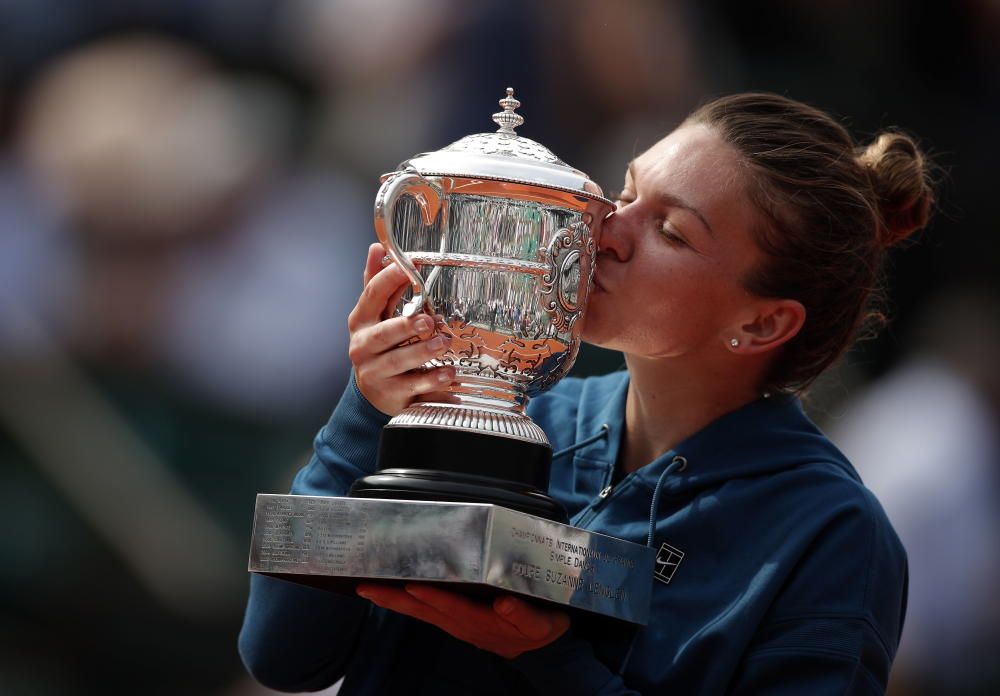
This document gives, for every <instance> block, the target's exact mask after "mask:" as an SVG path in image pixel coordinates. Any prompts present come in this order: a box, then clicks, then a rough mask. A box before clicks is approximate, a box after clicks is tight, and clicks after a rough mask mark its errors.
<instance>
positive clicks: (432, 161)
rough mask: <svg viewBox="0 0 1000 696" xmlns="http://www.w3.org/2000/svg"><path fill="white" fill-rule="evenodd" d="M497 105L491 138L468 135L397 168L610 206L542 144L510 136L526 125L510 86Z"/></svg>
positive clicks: (586, 179) (589, 182) (594, 187)
mask: <svg viewBox="0 0 1000 696" xmlns="http://www.w3.org/2000/svg"><path fill="white" fill-rule="evenodd" d="M500 106H501V107H502V108H503V111H499V112H497V113H495V114H493V122H494V123H496V124H497V125H498V126H500V128H499V129H498V130H497V131H496V132H495V133H477V134H475V135H467V136H465V137H464V138H462V139H461V140H457V141H455V142H453V143H452V144H451V145H449V146H448V147H445V148H443V149H441V150H437V151H435V152H424V153H422V154H419V155H416V156H415V157H411V158H410V159H408V160H406V161H405V162H403V163H401V164H400V165H399V169H400V170H403V169H415V170H417V171H418V172H419V173H420V174H422V175H424V176H454V177H462V178H469V179H488V180H492V181H503V182H510V183H515V184H527V185H531V186H540V187H543V188H549V189H556V190H559V191H566V192H569V193H573V194H576V195H578V196H582V197H585V198H589V199H592V200H596V201H600V202H602V203H605V204H607V205H609V206H612V207H613V206H614V204H613V203H612V202H611V201H610V200H608V199H607V198H605V197H604V192H603V191H602V190H601V187H600V186H598V185H597V184H596V183H594V182H593V181H592V180H591V179H590V177H588V176H587V175H586V174H584V173H583V172H581V171H580V170H578V169H574V168H573V167H571V166H569V165H568V164H566V163H565V162H563V161H562V160H561V159H559V158H558V157H556V156H555V154H553V152H552V151H551V150H549V149H548V148H547V147H545V146H544V145H541V144H540V143H537V142H535V141H534V140H530V139H528V138H525V137H524V136H521V135H518V134H517V133H516V132H515V131H514V129H515V128H517V127H518V126H520V125H521V124H523V123H524V117H523V116H521V115H520V114H518V113H515V109H517V108H518V107H519V106H521V102H519V101H518V100H517V99H515V98H514V89H513V88H512V87H508V88H507V96H506V97H504V98H503V99H501V100H500Z"/></svg>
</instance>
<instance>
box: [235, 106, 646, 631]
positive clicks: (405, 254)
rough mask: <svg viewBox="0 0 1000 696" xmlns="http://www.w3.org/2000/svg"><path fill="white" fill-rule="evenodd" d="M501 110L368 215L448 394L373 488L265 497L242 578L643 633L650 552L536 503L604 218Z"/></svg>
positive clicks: (388, 430)
mask: <svg viewBox="0 0 1000 696" xmlns="http://www.w3.org/2000/svg"><path fill="white" fill-rule="evenodd" d="M500 106H501V107H502V109H503V110H502V111H500V112H498V113H495V114H493V121H494V122H495V123H496V124H497V125H498V126H499V130H497V131H496V132H494V133H480V134H476V135H470V136H467V137H465V138H462V139H461V140H458V141H457V142H455V143H452V144H451V145H449V146H448V147H446V148H444V149H442V150H438V151H436V152H430V153H424V154H421V155H417V156H416V157H413V158H411V159H409V160H407V161H405V162H403V163H402V164H401V165H400V166H399V168H398V169H397V171H395V172H392V173H390V174H386V175H385V176H384V177H382V186H381V188H380V189H379V192H378V194H377V196H376V201H375V230H376V233H377V235H378V238H379V241H381V243H382V244H383V245H384V246H385V248H386V250H387V252H388V255H389V256H390V257H391V259H392V260H393V261H395V263H397V264H399V266H400V267H401V268H402V269H403V271H404V272H405V273H406V275H407V277H408V278H409V280H410V282H411V288H410V289H409V291H408V292H407V293H406V294H405V295H404V296H403V298H402V300H401V301H400V305H399V307H398V308H397V313H399V314H403V315H407V316H408V315H412V314H414V313H416V312H427V313H429V314H431V315H442V316H443V317H444V325H443V326H441V327H439V328H440V330H441V331H442V332H443V333H444V334H445V335H446V337H448V338H449V339H450V344H449V345H448V346H447V351H446V352H445V354H444V355H443V356H442V357H441V358H440V359H437V360H434V361H432V362H431V363H429V364H428V367H431V366H441V365H452V366H454V367H455V369H456V373H457V376H456V380H455V383H454V384H453V385H452V386H451V387H450V388H449V389H448V390H447V394H446V396H445V398H443V399H441V400H440V401H436V402H418V403H414V404H413V405H411V406H410V407H408V408H407V409H405V410H404V411H403V412H402V413H400V414H399V415H397V416H396V417H394V418H393V419H392V420H391V421H390V422H389V423H388V425H386V426H385V428H384V429H383V431H382V436H381V441H380V447H379V455H378V462H377V465H376V473H375V474H373V475H371V476H366V477H364V478H362V479H359V480H358V481H357V482H356V483H355V484H354V486H353V488H352V489H351V492H350V497H348V498H330V499H318V498H298V497H297V496H259V497H258V503H257V513H256V517H255V528H254V542H253V547H252V551H251V563H250V570H252V571H257V572H268V573H271V574H278V575H281V576H282V577H288V576H294V577H293V578H292V579H296V580H298V581H300V582H310V583H312V584H323V585H330V586H334V587H336V586H337V585H338V584H342V582H343V581H344V580H348V581H349V580H351V579H357V578H382V579H388V580H405V579H420V580H434V581H439V582H448V581H451V582H460V583H464V584H466V585H473V586H480V587H493V588H502V589H505V590H509V591H514V592H521V593H523V594H527V595H530V596H533V597H536V598H539V599H545V600H549V601H553V602H557V603H559V604H564V605H569V606H575V607H578V608H582V609H587V610H590V611H594V612H597V613H599V614H604V615H610V616H614V617H617V618H621V619H625V620H627V621H631V622H638V623H644V621H645V614H646V612H647V610H648V600H649V584H650V583H649V578H650V577H651V573H652V570H651V568H652V552H651V551H650V550H649V549H646V548H645V547H642V546H638V545H636V544H631V543H628V542H624V541H621V540H618V539H612V538H610V537H605V536H602V535H598V534H593V533H591V532H586V531H584V530H580V529H575V528H572V527H569V526H567V525H566V524H565V522H566V521H567V519H566V512H565V510H564V509H563V508H562V506H561V505H560V504H559V503H557V502H556V501H554V500H552V499H551V498H549V496H548V495H546V493H545V491H546V490H547V489H548V481H549V468H550V464H551V459H552V450H551V447H550V445H549V442H548V439H547V438H546V436H545V433H544V432H542V430H541V428H539V427H538V426H537V425H536V424H535V423H534V422H532V420H531V419H530V418H529V417H528V416H527V415H526V414H525V406H526V405H527V403H528V400H529V399H530V398H531V397H533V396H535V395H537V394H540V393H541V392H543V391H545V390H546V389H549V388H550V387H552V385H554V384H555V383H556V382H557V381H558V380H559V379H561V378H562V377H563V376H565V375H566V373H567V372H568V371H569V369H570V368H571V367H572V365H573V362H574V360H575V359H576V355H577V351H578V350H579V346H580V331H581V327H582V318H583V312H584V309H585V307H586V305H587V298H588V296H589V293H590V289H591V280H592V277H593V273H594V264H595V256H596V239H595V235H597V234H599V226H600V222H601V221H602V220H603V219H604V217H605V216H606V215H607V214H608V213H609V212H611V211H612V210H613V209H614V204H613V203H612V202H611V201H609V200H608V199H607V198H605V197H604V196H603V194H602V191H601V189H600V187H599V186H598V185H597V184H595V183H594V182H593V181H591V180H590V179H589V178H588V177H587V176H586V175H585V174H584V173H582V172H580V171H578V170H576V169H573V168H572V167H570V166H568V165H567V164H566V163H564V162H562V161H561V160H560V159H559V158H558V157H556V156H555V155H554V154H553V153H552V152H551V151H550V150H548V149H547V148H545V147H543V146H542V145H540V144H538V143H536V142H534V141H532V140H529V139H527V138H525V137H523V136H520V135H518V134H517V133H516V132H515V128H517V127H518V126H520V125H521V124H523V123H524V119H523V118H522V117H521V116H520V115H519V114H517V113H516V112H515V110H516V109H517V108H518V107H519V106H520V102H519V101H518V100H517V99H515V98H514V96H513V89H510V88H508V89H507V95H506V97H504V98H503V99H501V100H500ZM304 525H305V526H304ZM307 527H308V529H307ZM338 535H339V536H338ZM320 538H322V539H323V540H322V541H319V540H318V539H320ZM337 539H340V540H341V541H342V544H341V543H338V542H336V540H337ZM647 566H648V568H646V567H647ZM636 568H640V569H643V568H646V570H640V571H639V572H638V573H637V572H636V570H635V569H636Z"/></svg>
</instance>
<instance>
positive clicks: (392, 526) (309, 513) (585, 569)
mask: <svg viewBox="0 0 1000 696" xmlns="http://www.w3.org/2000/svg"><path fill="white" fill-rule="evenodd" d="M653 559H654V554H653V550H652V549H650V548H648V547H646V546H640V545H639V544H633V543H631V542H627V541H622V540H620V539H615V538H613V537H609V536H605V535H602V534H595V533H593V532H588V531H586V530H583V529H577V528H575V527H570V526H568V525H564V524H558V523H556V522H550V521H548V520H543V519H541V518H538V517H534V516H532V515H526V514H524V513H521V512H516V511H514V510H509V509H507V508H502V507H498V506H495V505H483V504H476V503H442V502H431V501H411V500H379V499H372V498H327V497H312V496H295V495H266V494H261V495H258V496H257V507H256V512H255V515H254V530H253V538H252V540H251V548H250V563H249V568H248V569H249V570H250V571H252V572H257V573H267V574H271V575H277V576H279V577H283V578H286V579H289V580H298V581H300V582H307V583H309V584H315V583H314V581H315V580H316V579H322V578H324V577H326V578H342V579H355V580H356V579H361V578H379V579H385V580H394V581H405V580H421V581H429V582H448V583H463V584H468V585H477V586H481V587H484V588H494V589H496V590H505V591H509V592H514V593H518V594H522V595H526V596H529V597H534V598H537V599H541V600H546V601H550V602H555V603H558V604H562V605H566V606H569V607H574V608H577V609H583V610H586V611H590V612H595V613H597V614H601V615H604V616H610V617H614V618H617V619H622V620H624V621H628V622H631V623H637V624H643V625H644V624H645V623H646V621H647V618H648V614H649V603H650V594H651V590H652V576H653Z"/></svg>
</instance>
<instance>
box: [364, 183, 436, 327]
mask: <svg viewBox="0 0 1000 696" xmlns="http://www.w3.org/2000/svg"><path fill="white" fill-rule="evenodd" d="M404 194H409V195H411V196H413V198H414V199H415V200H416V201H417V205H419V206H420V217H421V218H422V219H423V222H424V225H427V226H430V225H432V224H433V223H434V218H436V217H437V214H438V211H439V210H440V209H441V196H440V194H439V193H438V191H437V190H436V189H435V188H434V186H432V185H431V183H430V182H429V181H428V180H427V179H425V178H424V177H422V176H421V175H420V174H418V173H417V172H415V171H413V170H408V171H402V172H399V173H397V174H393V175H392V176H390V177H389V178H388V179H386V180H385V182H384V183H383V184H382V188H380V189H379V190H378V195H377V196H376V197H375V234H376V235H377V236H378V240H379V241H380V242H381V243H382V246H384V247H385V248H386V250H387V251H388V252H389V256H390V257H391V258H392V260H393V261H395V262H396V263H397V264H399V267H400V268H402V269H403V273H405V274H406V277H407V278H409V280H410V283H411V284H412V285H413V299H411V300H410V301H409V302H407V303H406V305H405V306H404V307H403V316H404V317H409V316H413V315H414V314H416V313H417V312H420V311H424V308H425V305H428V304H429V302H430V298H429V297H427V285H428V283H426V282H425V281H424V279H423V278H422V277H421V276H420V272H419V271H418V270H417V267H416V266H415V265H414V264H413V262H412V261H410V259H409V257H408V256H407V255H406V253H405V252H403V250H402V249H400V247H399V244H397V243H396V235H395V230H394V229H393V220H392V218H393V211H394V210H395V208H396V201H397V200H399V197H400V196H402V195H404ZM428 309H432V308H428ZM430 313H431V314H433V311H430Z"/></svg>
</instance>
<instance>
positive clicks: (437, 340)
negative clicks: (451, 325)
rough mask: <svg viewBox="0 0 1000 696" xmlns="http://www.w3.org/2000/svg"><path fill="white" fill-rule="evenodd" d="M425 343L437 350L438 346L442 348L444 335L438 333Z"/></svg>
mask: <svg viewBox="0 0 1000 696" xmlns="http://www.w3.org/2000/svg"><path fill="white" fill-rule="evenodd" d="M427 345H428V346H429V347H431V348H433V349H434V350H437V349H438V348H443V347H444V336H442V335H440V334H438V335H437V336H435V337H434V338H432V339H431V340H430V341H428V342H427Z"/></svg>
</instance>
